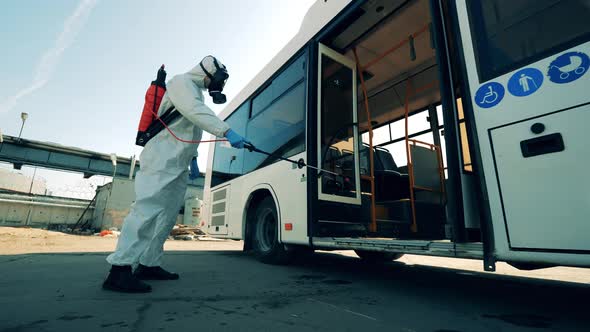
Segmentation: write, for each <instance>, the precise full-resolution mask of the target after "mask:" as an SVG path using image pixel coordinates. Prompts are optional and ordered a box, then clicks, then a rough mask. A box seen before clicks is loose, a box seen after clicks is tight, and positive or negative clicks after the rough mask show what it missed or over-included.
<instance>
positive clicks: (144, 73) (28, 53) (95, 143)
mask: <svg viewBox="0 0 590 332" xmlns="http://www.w3.org/2000/svg"><path fill="white" fill-rule="evenodd" d="M313 2H314V0H248V1H243V0H216V1H200V0H199V1H196V0H169V1H145V0H126V1H116V0H99V1H95V0H55V1H51V2H49V1H48V2H39V1H33V0H20V1H12V2H9V3H6V4H4V5H3V8H2V11H1V12H0V21H1V22H2V25H3V27H4V28H3V29H0V40H2V44H3V47H2V52H1V53H0V63H1V64H2V66H3V68H2V79H1V80H0V130H2V133H3V134H5V135H14V136H16V135H18V131H19V129H20V125H21V120H20V113H21V112H27V113H29V119H28V120H27V123H26V125H25V128H24V130H23V134H22V137H23V138H28V139H35V140H43V141H50V142H56V143H59V144H64V145H70V146H76V147H80V148H84V149H90V150H95V151H100V152H104V153H113V152H114V153H117V155H120V156H126V157H130V156H131V155H134V154H135V155H138V154H139V152H140V151H141V149H140V148H138V147H136V146H135V145H134V139H135V135H136V132H137V125H138V121H139V116H140V112H141V108H142V105H143V98H144V95H145V90H146V89H147V87H148V85H149V83H150V82H151V81H152V80H153V79H154V77H155V74H156V71H157V68H158V67H159V65H160V64H162V63H165V64H166V69H167V72H168V79H169V78H171V77H172V76H173V75H175V74H177V73H182V72H185V71H187V70H189V69H190V68H192V67H193V66H194V65H195V64H196V63H198V61H199V60H200V59H201V58H202V57H203V56H205V55H208V54H213V55H215V56H217V57H218V58H219V59H220V60H221V61H222V62H224V64H226V66H227V67H228V69H229V71H230V79H229V81H228V83H227V86H226V89H225V91H226V94H227V96H228V99H231V98H233V97H234V96H235V95H236V94H237V93H238V92H239V91H240V89H241V88H242V87H244V86H245V85H246V84H247V83H248V82H249V81H250V79H252V78H253V77H254V75H255V74H256V73H257V72H258V71H260V69H262V67H263V66H264V65H265V64H266V63H267V62H268V61H270V60H271V58H272V57H273V56H274V55H275V54H276V53H277V52H278V51H279V50H280V49H281V48H282V47H283V46H284V45H285V44H286V43H287V42H288V41H289V40H290V39H291V38H292V37H293V36H294V35H295V34H296V33H297V31H298V29H299V26H300V24H301V20H302V19H303V16H304V15H305V13H306V11H307V9H308V8H309V7H310V5H311V4H312V3H313ZM75 13H77V14H75ZM8 27H10V28H8ZM39 82H42V83H40V84H37V85H38V86H40V87H39V88H38V89H36V90H34V91H32V92H31V93H30V94H26V95H24V96H22V97H21V98H19V99H18V100H17V101H16V103H15V104H14V105H7V102H8V101H10V99H11V97H13V96H15V95H16V94H19V93H20V92H22V91H23V90H33V89H29V88H30V87H31V85H32V84H35V83H39ZM43 83H44V84H43ZM207 102H208V104H209V105H210V106H212V108H213V109H214V110H215V111H216V112H219V111H220V110H221V109H222V107H218V106H217V105H213V104H212V103H211V102H210V100H209V99H208V100H207ZM199 155H200V158H199V165H200V166H201V167H200V168H201V169H202V170H204V169H205V165H206V155H207V154H206V147H205V146H203V147H201V148H200V149H199Z"/></svg>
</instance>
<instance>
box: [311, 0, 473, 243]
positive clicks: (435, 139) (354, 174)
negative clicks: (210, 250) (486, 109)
mask: <svg viewBox="0 0 590 332" xmlns="http://www.w3.org/2000/svg"><path fill="white" fill-rule="evenodd" d="M431 12H432V10H431V8H430V1H427V0H414V1H394V2H391V1H373V2H367V3H365V4H364V5H362V6H361V8H360V9H359V12H358V14H357V16H358V18H357V19H356V20H355V21H353V22H352V23H350V22H347V24H346V25H345V26H343V27H342V28H340V29H339V30H338V29H337V30H338V33H332V34H329V37H328V38H325V39H323V40H321V41H320V45H319V47H318V54H319V56H318V92H317V96H318V103H317V105H318V108H317V112H318V117H317V133H318V140H317V152H318V154H317V158H318V164H319V165H321V167H322V168H324V169H326V170H328V171H330V172H334V173H337V174H340V175H341V176H334V175H330V174H321V176H320V179H319V180H318V186H317V188H318V189H317V190H318V202H317V206H318V209H317V218H315V224H314V226H315V227H313V230H314V233H315V234H314V235H315V236H319V237H329V236H333V237H336V236H352V237H359V236H360V237H373V238H393V239H428V240H446V239H453V240H455V239H456V238H457V237H456V236H454V235H453V232H452V229H453V228H455V227H456V225H455V223H457V222H460V226H461V228H463V229H464V228H465V226H466V224H465V222H464V221H463V220H462V219H461V220H460V221H458V220H456V219H453V222H452V223H451V222H448V218H447V209H448V207H449V204H455V203H456V201H453V200H461V205H462V206H463V201H462V200H463V198H462V195H460V196H459V197H456V196H451V195H448V190H447V187H448V178H449V171H450V170H449V169H447V165H448V158H457V159H459V158H460V160H456V163H455V164H457V163H459V162H461V163H463V164H469V165H468V166H467V167H468V168H469V170H470V171H473V167H472V165H471V162H470V158H469V153H468V151H469V149H468V142H467V138H466V130H463V131H462V132H461V133H459V130H456V131H457V134H456V135H461V138H460V139H458V141H461V142H463V143H464V144H463V145H464V149H463V152H464V153H463V154H462V155H461V156H458V153H455V154H451V155H452V156H451V155H449V154H448V153H447V151H446V148H447V147H446V144H445V142H446V140H445V135H444V116H443V113H444V112H453V113H454V115H453V116H452V117H450V118H453V119H455V118H456V119H458V120H459V121H461V120H460V118H462V116H463V114H462V109H461V107H460V99H459V100H458V102H457V101H455V98H454V97H453V96H447V100H452V105H453V106H452V107H446V108H443V93H442V92H441V88H440V87H441V84H442V83H441V78H440V77H439V76H440V74H439V73H440V71H441V70H447V69H448V68H447V67H448V65H445V66H443V67H441V66H440V65H439V63H438V61H437V49H436V45H435V36H434V34H433V31H434V29H436V28H438V27H436V26H435V25H434V24H435V23H434V22H433V19H432V15H431ZM457 104H459V106H457ZM447 118H449V117H448V116H447ZM459 121H458V122H457V123H456V124H455V125H456V126H451V127H454V128H455V129H456V128H459V127H460V125H459ZM463 122H464V121H463ZM461 128H462V129H465V123H462V127H461ZM449 134H453V133H451V132H448V133H447V134H446V135H447V136H449ZM454 175H456V174H454ZM459 193H461V190H459ZM468 226H469V227H470V228H471V229H472V230H475V231H474V232H473V233H474V234H475V235H473V236H471V238H468V239H470V240H472V241H479V240H480V239H481V237H480V236H479V229H478V228H479V224H478V223H474V225H468Z"/></svg>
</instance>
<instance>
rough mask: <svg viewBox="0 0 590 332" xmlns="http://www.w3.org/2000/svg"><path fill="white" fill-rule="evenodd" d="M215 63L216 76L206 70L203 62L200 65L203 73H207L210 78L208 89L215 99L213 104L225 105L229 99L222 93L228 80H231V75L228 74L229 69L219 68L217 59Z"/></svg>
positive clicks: (214, 60)
mask: <svg viewBox="0 0 590 332" xmlns="http://www.w3.org/2000/svg"><path fill="white" fill-rule="evenodd" d="M213 63H214V64H215V74H213V75H211V73H209V72H208V71H207V69H205V66H203V63H202V62H201V63H200V65H201V69H202V70H203V72H205V74H207V77H208V78H209V81H210V82H209V86H208V88H207V89H208V90H209V96H211V98H213V103H215V104H224V103H225V102H226V101H227V98H226V96H225V95H224V94H223V93H221V92H222V91H223V87H224V86H225V82H227V79H228V78H229V74H228V73H227V69H226V68H225V66H223V67H220V66H219V63H218V62H217V59H215V58H213Z"/></svg>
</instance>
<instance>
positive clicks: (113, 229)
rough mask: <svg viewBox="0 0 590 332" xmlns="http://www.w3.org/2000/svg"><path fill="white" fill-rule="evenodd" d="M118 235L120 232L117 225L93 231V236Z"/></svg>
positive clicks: (115, 236)
mask: <svg viewBox="0 0 590 332" xmlns="http://www.w3.org/2000/svg"><path fill="white" fill-rule="evenodd" d="M120 235H121V232H119V229H117V227H111V228H109V229H104V230H102V231H100V233H94V236H100V237H114V238H117V237H119V236H120Z"/></svg>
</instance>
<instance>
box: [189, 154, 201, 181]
mask: <svg viewBox="0 0 590 332" xmlns="http://www.w3.org/2000/svg"><path fill="white" fill-rule="evenodd" d="M199 175H200V173H199V165H198V164H197V158H193V159H192V160H191V165H190V173H189V174H188V178H189V179H191V180H194V179H196V178H198V177H199Z"/></svg>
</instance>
